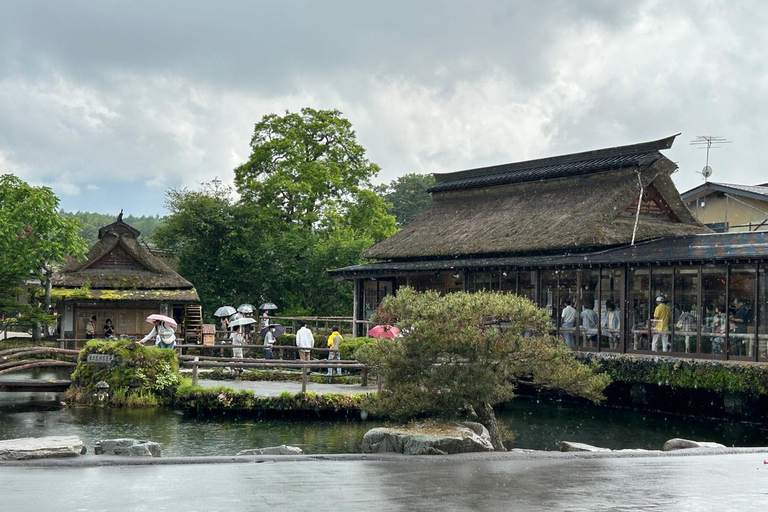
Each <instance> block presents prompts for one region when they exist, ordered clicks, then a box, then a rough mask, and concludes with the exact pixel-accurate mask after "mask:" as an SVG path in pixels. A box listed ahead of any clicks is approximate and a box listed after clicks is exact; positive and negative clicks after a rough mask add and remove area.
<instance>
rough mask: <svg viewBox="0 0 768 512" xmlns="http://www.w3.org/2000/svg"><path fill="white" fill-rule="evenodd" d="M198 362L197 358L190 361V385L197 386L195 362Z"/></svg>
mask: <svg viewBox="0 0 768 512" xmlns="http://www.w3.org/2000/svg"><path fill="white" fill-rule="evenodd" d="M198 361H200V358H199V357H195V359H194V360H193V361H192V385H193V386H197V370H198V368H197V362H198Z"/></svg>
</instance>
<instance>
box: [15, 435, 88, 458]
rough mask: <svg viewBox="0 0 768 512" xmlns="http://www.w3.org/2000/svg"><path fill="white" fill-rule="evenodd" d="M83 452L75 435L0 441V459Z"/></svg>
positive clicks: (71, 454)
mask: <svg viewBox="0 0 768 512" xmlns="http://www.w3.org/2000/svg"><path fill="white" fill-rule="evenodd" d="M84 454H85V444H84V443H83V442H82V441H81V440H80V438H79V437H77V436H50V437H24V438H20V439H8V440H6V441H0V460H27V459H50V458H56V457H77V456H78V455H84Z"/></svg>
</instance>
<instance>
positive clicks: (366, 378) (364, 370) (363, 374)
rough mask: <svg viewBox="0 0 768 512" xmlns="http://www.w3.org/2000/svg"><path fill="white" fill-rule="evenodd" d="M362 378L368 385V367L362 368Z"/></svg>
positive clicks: (364, 383) (365, 384) (364, 384)
mask: <svg viewBox="0 0 768 512" xmlns="http://www.w3.org/2000/svg"><path fill="white" fill-rule="evenodd" d="M360 380H362V381H363V383H362V385H363V386H367V385H368V368H363V369H362V370H360Z"/></svg>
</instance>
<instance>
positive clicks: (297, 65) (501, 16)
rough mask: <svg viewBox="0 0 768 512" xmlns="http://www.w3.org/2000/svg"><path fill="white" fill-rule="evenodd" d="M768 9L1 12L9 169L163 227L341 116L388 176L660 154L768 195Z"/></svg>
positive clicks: (304, 6)
mask: <svg viewBox="0 0 768 512" xmlns="http://www.w3.org/2000/svg"><path fill="white" fill-rule="evenodd" d="M766 27H768V2H765V1H762V0H756V1H743V2H740V1H738V0H722V1H720V0H712V1H708V0H697V1H674V2H671V1H668V0H661V1H655V0H653V1H636V2H630V1H621V2H617V1H613V0H605V1H575V0H573V1H545V0H533V1H512V0H499V1H471V2H470V1H466V2H463V1H444V2H437V1H418V2H417V1H412V0H407V1H393V0H387V1H386V2H384V1H382V2H376V3H374V2H361V1H357V0H349V1H345V2H341V1H330V0H323V1H315V0H309V1H296V2H291V1H274V2H257V1H224V2H214V1H207V2H203V1H197V0H181V1H154V0H153V1H151V2H150V1H146V2H141V1H129V2H126V1H124V0H120V1H106V0H99V1H96V0H93V1H88V2H80V1H73V0H69V1H67V2H60V1H33V0H6V1H4V2H2V4H0V173H12V174H16V175H17V176H19V177H21V178H22V179H24V180H25V181H27V182H29V183H31V184H34V185H46V186H49V187H51V188H52V189H53V191H54V192H55V193H56V195H57V196H58V197H59V198H60V199H61V205H62V207H63V208H64V209H65V210H68V211H76V210H84V211H96V212H100V213H111V214H116V213H118V212H119V211H120V209H124V210H125V212H126V214H133V215H154V214H160V215H163V214H165V213H166V211H165V208H164V206H163V201H164V192H165V190H167V189H168V188H171V187H173V188H181V187H191V188H195V187H197V186H198V184H199V183H200V182H204V181H210V180H212V179H213V178H215V177H218V178H219V179H221V180H223V181H225V182H231V181H232V179H233V168H234V167H235V166H237V165H239V164H241V163H242V162H244V161H245V160H247V158H248V156H249V154H250V148H249V146H248V143H249V141H250V138H251V135H252V134H253V125H254V124H255V123H256V122H257V121H258V120H259V119H260V118H261V117H262V116H263V115H265V114H269V113H283V112H284V111H285V110H290V111H298V110H299V109H300V108H302V107H305V106H308V107H313V108H317V109H338V110H341V111H342V112H343V114H344V116H345V117H346V118H348V119H349V120H350V121H351V122H352V124H353V126H354V128H355V130H356V132H357V136H358V140H359V142H360V143H361V144H362V145H363V146H364V147H365V148H366V149H367V150H368V157H369V159H370V160H371V161H373V162H375V163H377V164H379V165H380V166H381V169H382V171H381V173H380V175H379V177H378V178H377V180H376V182H382V181H385V182H389V181H391V180H393V179H395V178H397V177H398V176H401V175H403V174H406V173H413V172H415V173H431V172H451V171H457V170H462V169H468V168H473V167H481V166H486V165H493V164H500V163H507V162H514V161H521V160H528V159H531V158H540V157H546V156H554V155H558V154H564V153H570V152H576V151H586V150H591V149H598V148H604V147H612V146H619V145H624V144H632V143H635V142H643V141H649V140H656V139H660V138H663V137H666V136H668V135H672V134H675V133H678V132H682V135H681V136H680V137H678V139H677V141H676V143H675V145H674V147H673V148H672V149H671V150H668V151H666V153H665V154H666V155H667V156H668V157H669V158H671V159H672V160H674V161H675V162H677V163H678V165H679V166H680V169H679V170H678V172H677V173H676V174H675V175H674V179H675V182H676V183H677V186H678V189H680V191H681V192H682V191H685V190H687V189H689V188H692V187H694V186H696V185H698V184H700V183H702V177H701V175H700V174H697V171H700V170H701V168H702V167H703V166H704V163H705V156H706V155H705V152H704V151H702V150H700V149H697V148H696V147H695V146H691V145H690V144H689V142H690V141H691V140H693V139H694V138H695V137H696V136H698V135H718V136H723V137H725V138H727V139H728V140H732V141H733V143H732V144H726V145H723V147H722V148H721V149H715V150H713V151H712V152H711V154H710V165H711V167H712V168H713V169H714V175H713V176H712V178H711V179H712V181H720V182H726V183H742V184H749V185H752V184H757V183H765V182H768V172H766V169H765V165H764V164H763V162H762V160H764V153H765V151H764V147H765V146H766V145H768V109H767V108H766V104H767V103H768V72H767V68H766V66H767V64H766V62H768V55H766V52H767V49H768V35H767V34H768V29H767V28H766Z"/></svg>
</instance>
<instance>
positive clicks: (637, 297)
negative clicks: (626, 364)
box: [627, 268, 651, 350]
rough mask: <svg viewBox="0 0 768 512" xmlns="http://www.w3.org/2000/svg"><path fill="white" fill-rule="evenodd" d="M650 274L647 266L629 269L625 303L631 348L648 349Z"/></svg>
mask: <svg viewBox="0 0 768 512" xmlns="http://www.w3.org/2000/svg"><path fill="white" fill-rule="evenodd" d="M650 286H651V283H650V274H649V271H648V269H647V268H639V269H631V270H630V271H629V291H628V293H627V303H628V310H629V311H628V312H629V325H630V326H631V334H632V340H631V341H632V350H648V349H650V343H649V339H648V327H649V323H650V315H651V310H650V307H649V305H648V293H649V291H650Z"/></svg>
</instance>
